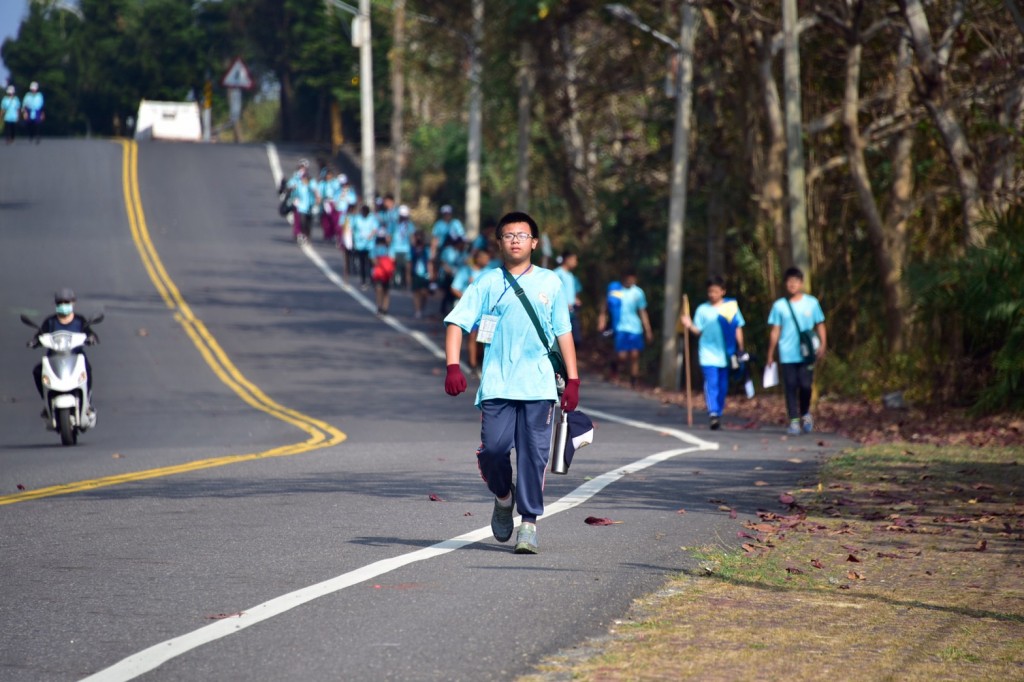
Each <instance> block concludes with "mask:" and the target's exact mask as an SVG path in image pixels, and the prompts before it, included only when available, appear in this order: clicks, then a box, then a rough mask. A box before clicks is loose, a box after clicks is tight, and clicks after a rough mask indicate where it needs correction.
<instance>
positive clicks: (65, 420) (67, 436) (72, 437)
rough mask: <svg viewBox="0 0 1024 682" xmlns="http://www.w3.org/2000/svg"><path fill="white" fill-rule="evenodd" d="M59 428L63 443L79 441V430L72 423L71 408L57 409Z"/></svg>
mask: <svg viewBox="0 0 1024 682" xmlns="http://www.w3.org/2000/svg"><path fill="white" fill-rule="evenodd" d="M57 430H58V431H60V443H61V445H74V444H75V443H77V442H78V431H76V430H75V427H74V426H72V425H71V408H69V407H63V408H61V409H59V410H57Z"/></svg>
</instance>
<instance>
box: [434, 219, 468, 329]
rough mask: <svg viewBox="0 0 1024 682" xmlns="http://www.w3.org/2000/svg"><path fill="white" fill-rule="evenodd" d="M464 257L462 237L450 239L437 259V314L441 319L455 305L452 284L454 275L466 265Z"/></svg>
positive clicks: (464, 249)
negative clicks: (439, 300)
mask: <svg viewBox="0 0 1024 682" xmlns="http://www.w3.org/2000/svg"><path fill="white" fill-rule="evenodd" d="M466 256H467V254H466V241H465V240H464V239H463V238H462V237H451V238H449V239H448V242H447V244H446V245H445V247H444V248H443V249H441V255H440V257H439V258H438V259H437V264H436V266H435V267H436V270H435V272H437V288H438V289H440V290H441V306H440V309H439V310H438V313H439V314H440V315H441V316H442V317H444V316H445V315H447V314H448V311H449V310H451V309H452V306H453V305H455V294H454V293H452V282H454V281H455V274H456V273H457V272H458V271H459V270H461V269H462V268H463V267H464V266H465V265H466Z"/></svg>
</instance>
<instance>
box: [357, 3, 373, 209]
mask: <svg viewBox="0 0 1024 682" xmlns="http://www.w3.org/2000/svg"><path fill="white" fill-rule="evenodd" d="M355 23H356V24H358V26H359V29H358V30H359V45H358V47H359V115H360V118H361V119H362V145H361V146H362V148H363V149H362V152H363V157H362V160H363V203H364V204H368V205H370V206H372V205H373V200H374V197H376V196H377V183H376V174H377V169H376V160H375V157H376V149H375V147H374V137H373V44H372V43H371V42H370V40H371V36H370V0H359V16H358V17H356V22H355ZM352 38H353V41H354V40H355V32H354V31H353V36H352Z"/></svg>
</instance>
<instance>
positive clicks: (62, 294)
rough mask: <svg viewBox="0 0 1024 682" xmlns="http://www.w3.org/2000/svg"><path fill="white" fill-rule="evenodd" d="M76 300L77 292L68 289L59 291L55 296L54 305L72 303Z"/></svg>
mask: <svg viewBox="0 0 1024 682" xmlns="http://www.w3.org/2000/svg"><path fill="white" fill-rule="evenodd" d="M74 300H75V292H74V291H72V290H71V289H68V288H67V287H64V288H63V289H57V292H56V293H54V295H53V302H54V303H64V302H65V301H67V302H69V303H71V302H73V301H74Z"/></svg>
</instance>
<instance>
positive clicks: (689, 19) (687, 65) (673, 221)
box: [605, 0, 697, 390]
mask: <svg viewBox="0 0 1024 682" xmlns="http://www.w3.org/2000/svg"><path fill="white" fill-rule="evenodd" d="M605 9H606V10H608V12H610V13H611V14H612V16H614V17H615V18H617V19H621V20H623V21H626V22H628V23H630V24H632V25H633V26H636V27H637V28H639V29H640V30H641V31H644V32H646V33H649V34H650V35H651V36H653V37H654V38H656V39H657V40H659V41H661V42H662V43H665V44H666V45H668V46H669V47H671V48H672V49H673V50H675V51H676V52H677V53H678V55H679V74H678V76H677V79H676V111H675V127H674V130H673V134H672V179H671V186H670V190H669V206H668V237H667V243H666V252H665V307H664V314H663V317H662V329H661V368H660V373H659V385H660V386H661V387H662V388H663V389H666V390H673V389H675V388H676V387H677V382H678V375H679V373H678V371H677V363H678V362H679V360H678V348H679V335H678V334H677V333H676V320H678V319H679V302H680V300H681V299H682V289H683V256H684V248H685V242H684V236H685V229H684V227H685V219H686V176H687V174H688V172H689V163H690V119H691V112H692V109H693V46H694V42H695V40H696V34H697V13H696V11H695V10H694V8H693V5H691V4H690V3H689V2H688V1H686V0H684V1H683V2H682V8H681V16H680V24H681V26H680V30H679V41H678V42H677V41H675V40H672V38H670V37H668V36H667V35H665V34H664V33H661V32H659V31H656V30H655V29H653V28H651V27H650V26H648V25H647V24H645V23H643V22H642V21H641V20H640V18H639V17H637V15H636V13H635V12H633V10H631V9H629V8H628V7H626V6H624V5H621V4H613V5H605Z"/></svg>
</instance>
